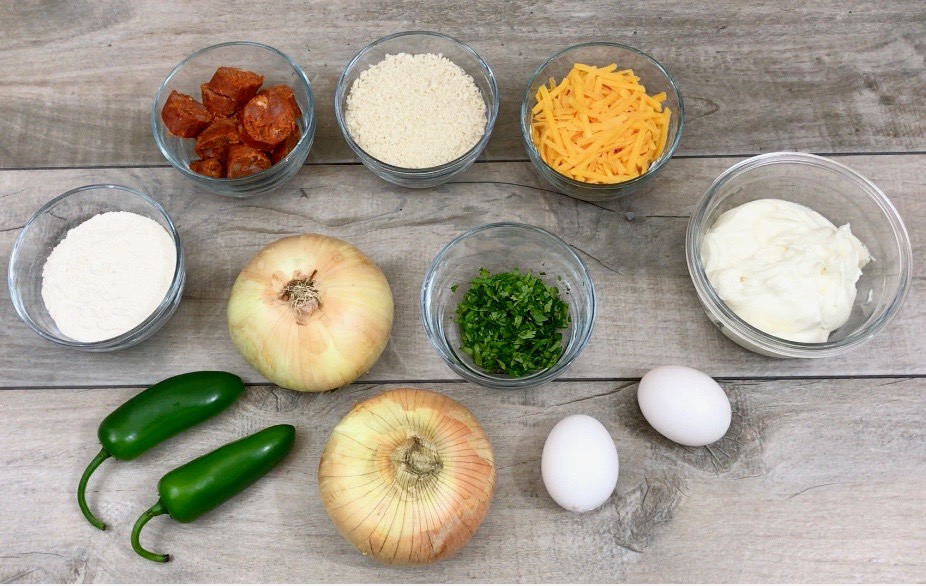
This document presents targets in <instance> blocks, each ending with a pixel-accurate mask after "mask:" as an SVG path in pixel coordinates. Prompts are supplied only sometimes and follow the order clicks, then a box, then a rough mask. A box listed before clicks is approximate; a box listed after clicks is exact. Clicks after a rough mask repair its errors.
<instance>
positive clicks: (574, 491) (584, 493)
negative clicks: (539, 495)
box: [540, 415, 618, 513]
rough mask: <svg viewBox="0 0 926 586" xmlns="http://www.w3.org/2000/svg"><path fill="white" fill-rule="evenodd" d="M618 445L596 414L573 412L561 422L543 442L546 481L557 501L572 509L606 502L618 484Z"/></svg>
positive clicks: (541, 468) (582, 509)
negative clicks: (593, 415)
mask: <svg viewBox="0 0 926 586" xmlns="http://www.w3.org/2000/svg"><path fill="white" fill-rule="evenodd" d="M617 468H618V464H617V448H616V447H615V446H614V440H613V439H611V434H610V433H608V430H607V429H605V427H604V426H603V425H602V424H601V423H599V421H598V420H597V419H595V418H594V417H589V416H588V415H570V416H569V417H566V418H564V419H563V420H562V421H560V422H559V423H557V424H556V425H555V426H554V427H553V429H552V430H551V431H550V435H548V436H547V441H546V442H545V443H544V444H543V456H542V457H541V458H540V471H541V474H542V476H543V485H544V486H546V487H547V492H549V493H550V496H551V497H553V500H554V501H556V503H557V504H558V505H559V506H561V507H563V508H564V509H569V510H570V511H576V512H579V513H581V512H585V511H591V510H592V509H596V508H598V507H600V506H601V505H603V504H604V503H605V501H607V500H608V498H610V496H611V493H612V492H614V487H615V486H617Z"/></svg>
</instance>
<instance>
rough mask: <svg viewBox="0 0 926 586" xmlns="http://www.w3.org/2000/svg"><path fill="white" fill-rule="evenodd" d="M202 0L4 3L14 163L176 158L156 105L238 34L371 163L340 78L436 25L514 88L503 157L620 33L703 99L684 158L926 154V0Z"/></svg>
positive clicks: (330, 147) (2, 157)
mask: <svg viewBox="0 0 926 586" xmlns="http://www.w3.org/2000/svg"><path fill="white" fill-rule="evenodd" d="M504 7H505V8H504V10H499V5H498V3H497V2H490V1H488V0H478V1H471V2H465V3H458V4H454V5H453V7H452V8H451V9H448V8H447V7H446V6H444V5H441V4H440V3H431V2H423V1H411V2H400V3H396V2H386V1H377V2H366V1H361V0H350V1H344V2H335V3H332V2H322V1H319V0H313V1H309V2H304V1H298V2H296V1H293V0H284V1H272V2H260V3H254V2H235V3H228V2H222V1H220V0H202V1H201V2H197V3H196V5H195V6H192V5H190V4H189V3H186V2H181V1H179V0H172V1H170V2H134V1H131V0H105V1H101V2H97V1H90V0H81V1H75V2H68V3H65V4H62V3H60V2H51V1H49V0H27V1H23V2H12V3H9V6H6V7H5V9H4V10H3V13H2V14H0V30H3V31H4V35H3V38H2V40H0V63H3V83H2V84H0V135H2V136H3V137H4V140H3V141H2V143H0V168H36V167H67V166H89V165H146V164H160V163H163V159H162V157H161V155H160V154H159V153H158V151H157V148H156V146H155V144H154V140H153V139H152V136H151V130H150V124H149V113H150V108H151V101H152V99H153V97H154V94H155V92H156V91H157V88H158V86H159V84H160V82H161V81H162V80H163V79H164V77H165V76H166V75H167V73H168V72H169V71H170V69H171V68H172V67H173V66H174V65H175V64H177V63H179V62H180V61H181V60H183V59H184V58H185V57H186V56H188V55H190V54H191V53H193V52H195V51H197V50H199V49H201V48H203V47H206V46H209V45H212V44H215V43H219V42H223V41H229V40H241V39H246V40H254V41H259V42H264V43H267V44H270V45H273V46H276V47H277V48H279V49H280V50H282V51H283V52H285V53H287V54H289V55H290V56H291V57H292V58H293V59H294V60H295V61H296V62H297V63H299V64H300V65H301V66H302V67H303V69H304V70H305V71H306V73H307V75H308V76H309V78H310V80H311V82H312V84H313V87H314V92H315V95H316V98H317V102H318V108H317V114H318V120H319V124H318V132H317V135H316V142H315V146H314V147H313V150H312V153H311V155H310V159H309V160H310V162H311V161H315V162H341V161H347V160H355V159H354V157H353V155H352V153H351V152H350V150H349V148H348V147H347V144H346V143H345V142H344V140H343V138H342V137H341V135H340V132H339V131H338V129H337V126H336V124H335V119H334V106H333V96H334V89H335V86H336V83H337V80H338V77H339V76H340V74H341V72H342V70H343V68H344V66H345V65H346V64H347V62H348V61H349V60H350V59H351V57H353V56H354V55H355V54H356V53H357V52H358V51H359V50H360V49H361V48H362V47H363V46H365V45H367V44H368V43H370V42H372V41H374V40H376V39H377V38H380V37H382V36H385V35H387V34H390V33H394V32H398V31H402V30H421V29H430V30H436V31H440V32H444V33H447V34H450V35H452V36H455V37H457V38H460V39H461V40H463V41H465V42H467V43H469V44H471V45H472V46H473V48H475V49H476V50H477V51H478V52H479V53H480V54H481V55H482V56H483V57H484V58H485V60H486V61H487V62H488V63H489V64H490V66H491V67H492V68H493V70H494V72H495V74H496V77H497V79H498V84H499V88H500V92H501V108H500V113H499V119H498V124H497V126H496V129H495V133H494V137H493V139H492V141H491V142H490V143H489V146H488V149H487V150H486V152H485V154H484V155H483V156H484V158H485V159H489V160H525V159H526V156H525V152H524V148H523V144H522V141H521V137H520V131H519V127H518V110H519V107H520V102H521V99H522V95H523V91H524V86H525V85H526V84H527V80H528V79H529V77H530V76H531V74H532V73H533V72H534V71H535V70H536V68H537V67H538V66H539V65H540V64H541V63H542V62H543V61H544V60H545V59H546V58H547V57H549V56H550V55H552V54H553V53H555V52H557V51H559V50H560V49H562V48H564V47H566V46H569V45H572V44H575V43H579V42H585V41H592V40H601V39H606V40H612V41H617V42H621V43H625V44H628V45H631V46H633V47H636V48H639V49H641V50H644V51H646V52H648V53H650V54H651V55H652V56H654V57H655V58H656V59H657V60H659V61H661V62H662V63H663V64H664V65H665V67H666V68H667V69H668V71H670V72H671V73H672V74H673V75H674V76H675V77H676V78H677V80H678V83H679V84H680V87H681V89H682V93H683V95H684V98H685V100H686V105H687V115H688V118H687V126H686V129H685V132H684V137H683V139H682V143H681V146H680V150H679V152H680V153H683V154H689V155H691V154H697V155H719V154H748V153H757V152H766V151H771V150H780V149H800V150H807V151H812V152H872V151H891V152H902V151H911V150H914V151H922V150H926V101H924V100H923V95H924V93H926V67H924V56H926V36H924V35H923V30H924V29H926V5H924V4H923V2H921V1H920V0H895V1H892V2H889V3H872V2H859V1H856V0H821V1H818V2H806V1H804V0H759V1H754V2H745V1H739V2H732V3H730V2H728V3H724V5H723V7H722V8H721V7H718V9H717V10H716V11H715V12H713V13H712V12H710V11H705V9H704V7H703V6H701V5H699V4H696V3H691V2H687V1H686V0H669V1H667V2H662V3H660V5H659V9H658V10H654V9H653V6H652V4H651V3H649V2H645V1H644V0H628V1H626V2H621V3H620V14H621V17H620V18H614V17H613V14H614V10H615V5H614V3H613V2H610V1H608V0H591V1H587V0H569V1H564V2H556V3H552V4H551V3H547V2H535V1H532V0H513V1H511V2H505V3H504Z"/></svg>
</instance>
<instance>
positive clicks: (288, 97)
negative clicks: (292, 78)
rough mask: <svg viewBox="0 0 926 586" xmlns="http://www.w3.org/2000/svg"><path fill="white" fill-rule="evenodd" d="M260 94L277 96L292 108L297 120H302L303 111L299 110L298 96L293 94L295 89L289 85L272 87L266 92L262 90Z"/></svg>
mask: <svg viewBox="0 0 926 586" xmlns="http://www.w3.org/2000/svg"><path fill="white" fill-rule="evenodd" d="M260 93H262V94H263V93H268V94H276V95H278V96H279V97H281V98H283V101H285V102H287V103H288V104H289V105H290V107H292V109H293V115H295V117H296V118H302V109H301V108H299V102H297V101H296V95H295V94H293V88H291V87H289V86H288V85H272V86H270V87H268V88H267V89H265V90H261V91H260Z"/></svg>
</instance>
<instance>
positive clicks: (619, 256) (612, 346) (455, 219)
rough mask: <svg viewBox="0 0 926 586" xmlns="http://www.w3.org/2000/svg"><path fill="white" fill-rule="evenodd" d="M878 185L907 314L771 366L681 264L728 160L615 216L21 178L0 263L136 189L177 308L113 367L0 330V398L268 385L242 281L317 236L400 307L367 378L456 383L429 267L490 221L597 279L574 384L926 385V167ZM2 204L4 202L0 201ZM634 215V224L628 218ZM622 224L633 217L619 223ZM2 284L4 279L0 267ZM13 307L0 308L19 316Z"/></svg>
mask: <svg viewBox="0 0 926 586" xmlns="http://www.w3.org/2000/svg"><path fill="white" fill-rule="evenodd" d="M840 160H841V161H843V162H845V163H846V164H849V165H851V166H853V167H855V168H857V169H858V170H859V171H860V172H862V173H865V174H866V175H868V176H869V177H871V179H872V180H873V181H876V182H877V183H878V184H879V185H880V186H881V187H882V188H883V189H884V190H885V192H886V193H887V194H888V195H889V196H890V197H891V198H892V200H893V201H894V203H895V204H896V205H897V206H898V209H899V210H900V213H901V214H902V216H903V217H904V218H905V219H906V220H907V224H908V225H909V229H910V233H911V238H912V239H913V242H914V256H915V257H916V259H917V261H916V265H915V271H914V282H913V286H912V288H911V293H910V298H909V300H908V302H907V303H906V305H905V307H904V309H903V310H902V312H901V315H900V316H899V317H898V318H897V319H896V321H895V322H893V323H892V324H891V325H890V326H889V327H888V329H887V330H886V331H884V332H883V333H882V334H881V335H879V336H877V337H876V338H875V339H873V340H872V341H871V342H870V343H868V344H866V345H865V346H863V347H862V348H859V349H858V350H856V351H854V352H851V353H849V354H846V355H843V356H841V357H838V358H834V359H829V360H802V361H797V360H777V359H772V358H766V357H763V356H759V355H758V354H753V353H751V352H748V351H746V350H744V349H742V348H740V347H739V346H737V345H735V344H734V343H733V342H731V341H729V340H727V338H726V337H724V336H723V335H722V334H721V333H720V331H719V330H717V329H716V328H715V327H714V326H713V325H712V324H711V323H710V321H708V319H707V318H706V317H705V316H704V313H703V311H702V309H701V306H700V304H699V302H698V299H697V296H696V295H695V292H694V287H693V286H692V284H691V279H690V277H689V274H688V269H687V267H686V265H685V256H684V251H685V228H686V226H687V223H688V215H689V214H690V212H691V209H692V208H693V206H694V205H695V203H696V202H697V200H698V199H699V198H700V197H701V195H702V193H703V192H704V191H705V189H706V188H707V186H708V185H709V184H710V182H711V181H712V180H713V178H714V177H716V175H717V174H719V173H720V172H721V171H722V170H723V169H725V168H727V167H728V166H730V165H731V164H732V163H734V162H735V160H734V159H724V158H719V159H707V160H705V159H682V160H678V161H673V163H672V164H671V165H669V166H668V167H667V168H666V171H665V173H664V174H663V175H661V176H660V177H659V178H657V180H656V182H655V185H654V186H653V189H652V190H651V192H650V193H649V194H646V195H642V196H639V197H634V198H631V199H629V200H625V201H623V202H622V203H621V204H620V205H617V206H614V207H615V208H616V209H615V210H614V211H611V210H607V209H602V208H601V207H600V206H596V205H592V204H588V203H584V202H581V201H578V200H574V199H572V198H568V197H564V196H562V195H560V194H558V193H552V192H550V191H548V190H547V189H546V188H545V187H544V185H543V184H541V183H540V179H539V178H538V177H537V176H536V175H535V173H534V171H533V169H532V168H531V166H530V164H529V163H493V164H482V165H480V166H479V167H478V168H477V169H474V170H470V171H469V172H468V173H467V174H466V175H464V176H462V177H461V178H460V179H459V180H458V181H455V182H453V183H451V184H448V185H444V186H442V187H439V188H437V189H433V190H427V191H409V190H405V189H402V188H398V187H395V186H392V185H389V184H386V183H384V182H382V181H380V180H378V179H377V178H375V177H374V176H373V175H372V174H371V173H369V172H368V171H367V170H366V168H364V167H362V166H358V165H351V166H346V167H345V166H309V167H305V168H304V169H303V170H302V171H301V172H300V173H299V174H298V175H297V176H296V177H295V178H294V180H293V181H291V182H290V183H289V184H287V185H286V186H285V187H284V188H283V189H281V190H280V191H279V192H277V193H275V194H273V195H270V196H267V197H261V198H257V199H251V200H247V201H235V200H229V199H225V198H221V197H218V196H213V195H209V194H206V193H202V192H197V191H195V190H194V189H193V188H192V187H191V186H190V185H189V183H187V182H186V181H185V180H184V179H183V178H182V177H181V176H180V175H179V174H178V173H176V172H175V171H174V170H173V169H169V168H168V169H163V168H160V169H108V170H105V171H101V170H60V171H59V170H49V171H18V172H8V173H3V174H0V191H2V192H3V193H11V194H15V196H11V197H8V198H7V200H9V201H10V202H11V204H12V205H6V206H3V211H2V212H0V258H3V259H4V260H3V261H0V263H5V262H8V261H7V259H8V257H9V251H10V248H11V247H12V244H13V241H14V239H15V236H16V235H17V234H18V230H17V228H18V227H19V226H22V225H23V223H25V221H26V220H27V219H28V216H29V215H30V214H31V213H32V212H33V211H34V210H35V209H37V208H38V207H39V206H40V205H41V204H43V203H44V202H45V201H46V200H48V199H51V198H52V197H53V196H54V195H56V194H58V193H62V192H64V191H66V190H67V189H70V188H73V187H76V186H79V185H85V184H87V183H90V182H92V181H112V182H117V183H125V184H128V185H134V186H137V187H140V188H142V189H143V190H145V191H146V192H148V193H150V194H152V195H154V196H155V197H156V198H157V199H158V200H159V201H161V203H163V204H164V205H165V207H166V208H167V210H168V212H169V213H170V214H171V215H172V217H173V218H174V219H175V221H176V223H177V225H178V230H179V232H180V235H181V241H182V243H183V246H184V250H185V253H186V255H187V273H188V280H187V285H186V290H185V293H184V301H183V303H182V304H181V306H180V309H179V310H178V313H177V314H176V315H175V316H174V318H173V319H172V321H171V322H169V323H168V324H167V326H165V328H164V329H163V330H162V331H161V332H160V333H159V334H158V335H157V336H156V337H154V338H152V339H150V340H148V341H147V342H145V343H143V344H141V345H139V346H136V347H134V348H130V349H128V350H125V351H122V352H117V353H104V354H87V355H81V357H80V358H81V359H80V360H69V359H68V358H69V357H70V356H72V354H73V352H72V351H70V350H69V349H67V348H61V347H58V346H56V345H54V344H51V343H49V342H46V341H44V340H43V339H41V338H39V337H38V336H36V335H34V334H33V333H32V332H31V330H29V328H28V327H27V326H26V325H25V324H24V323H23V322H21V321H20V320H18V319H15V316H11V317H12V319H4V320H3V321H2V322H0V338H3V339H6V340H8V342H7V343H6V344H4V345H3V346H2V347H0V377H2V380H5V381H7V382H6V386H32V385H34V384H36V382H35V381H37V380H41V381H43V383H48V384H55V385H67V384H75V385H93V384H103V383H105V384H115V385H131V384H152V383H154V382H156V381H158V380H160V379H161V378H163V377H164V376H165V375H167V374H169V373H170V374H173V373H178V372H186V371H189V370H197V369H208V368H220V367H227V368H231V369H232V370H233V371H234V372H240V373H243V374H244V375H245V377H246V379H247V380H249V381H251V382H261V381H263V382H266V381H265V379H263V378H261V377H260V376H259V375H258V374H257V373H256V372H254V371H252V370H251V369H250V368H249V367H248V366H247V365H246V364H245V362H244V361H243V360H242V359H241V358H240V357H239V356H238V354H237V352H236V351H235V349H234V347H233V346H232V345H231V341H230V339H229V337H228V331H227V325H226V318H225V308H226V302H227V300H228V292H229V290H230V288H231V285H232V283H234V280H235V278H236V277H237V275H238V272H239V271H240V269H241V267H243V266H244V265H245V263H246V262H247V261H248V259H249V258H251V257H252V256H253V255H254V254H256V253H257V251H258V250H260V248H261V247H263V246H264V245H266V244H267V243H269V242H271V241H273V240H276V239H277V238H280V237H282V236H285V235H288V234H294V233H300V232H321V233H324V234H329V235H332V236H336V237H338V238H342V239H345V240H347V241H349V242H351V243H353V244H354V245H356V246H357V247H359V248H360V249H361V250H363V251H366V252H367V254H369V255H370V256H371V257H372V258H373V260H374V261H375V262H377V263H378V264H379V265H380V266H381V267H382V268H383V270H384V271H385V273H386V277H387V278H388V279H389V282H390V284H391V286H392V288H393V293H394V297H395V299H396V318H395V323H394V326H393V331H392V336H391V341H390V344H389V346H388V347H387V349H386V351H385V353H384V355H383V357H382V358H381V359H380V361H379V362H377V364H376V365H375V366H374V367H373V369H372V370H371V371H370V373H369V374H368V375H366V377H365V380H369V381H378V382H386V381H396V382H398V381H427V380H447V379H454V378H456V376H455V375H454V374H453V373H452V371H450V369H449V368H448V367H446V366H445V365H444V363H443V362H442V361H441V360H440V358H439V357H438V355H437V353H436V352H435V351H434V350H433V349H432V347H431V345H430V343H429V342H428V340H427V338H426V336H425V333H424V328H423V327H422V325H421V318H420V309H419V297H420V291H421V282H422V279H423V278H424V274H425V272H426V271H427V267H428V265H429V264H430V262H431V260H432V259H433V258H434V256H435V255H436V254H437V253H438V252H439V250H440V249H441V248H442V247H443V246H444V245H445V244H446V243H447V242H449V241H450V240H451V239H453V238H454V237H455V236H457V235H458V234H460V233H462V232H463V231H465V230H467V229H469V228H471V227H474V226H478V225H481V224H486V223H489V222H493V221H499V220H514V221H520V222H525V223H528V224H534V225H537V226H540V227H542V228H545V229H547V230H550V231H552V232H553V233H555V234H557V235H559V236H560V237H562V238H563V239H564V240H565V241H566V242H568V243H569V244H571V245H572V246H574V247H576V248H577V249H578V251H579V253H580V254H581V255H582V257H583V259H584V260H585V261H586V263H587V264H588V265H589V268H590V270H591V273H592V279H593V280H594V282H595V285H596V292H597V296H598V306H599V308H600V309H599V312H598V316H597V319H596V323H595V330H594V332H593V334H592V339H591V341H590V343H589V345H588V347H587V348H586V350H585V352H584V353H583V354H582V355H581V356H580V357H579V359H578V360H577V361H576V363H575V364H574V365H573V367H572V368H571V369H570V371H569V372H568V373H567V374H566V376H567V377H569V378H585V379H587V378H596V379H601V378H605V379H626V378H634V377H636V378H639V377H640V376H642V375H643V374H644V373H645V372H646V371H647V370H649V369H650V368H653V367H655V366H658V365H660V364H665V363H667V362H669V363H680V364H691V365H697V367H698V368H701V369H703V370H704V371H705V372H708V373H709V374H711V375H712V376H723V377H730V376H740V377H741V376H747V375H752V376H763V377H767V376H806V375H812V376H835V375H840V376H842V375H855V374H858V375H892V374H893V375H899V374H902V375H924V374H926V363H924V361H923V358H922V357H923V356H924V355H926V338H924V337H923V336H922V335H921V333H922V331H923V330H924V329H926V314H924V312H923V311H922V308H923V307H924V306H926V279H924V277H926V264H924V256H923V252H924V250H926V232H924V229H923V226H926V203H924V202H926V179H924V177H923V175H922V174H921V172H920V169H922V168H923V166H924V165H926V156H924V155H908V156H893V157H873V158H872V157H841V158H840ZM4 201H6V200H4ZM628 214H629V216H628ZM628 217H631V218H633V219H632V220H629V219H628ZM0 270H4V271H5V270H6V264H0ZM8 295H9V293H8V292H7V291H2V292H0V303H2V306H3V308H4V310H5V311H7V312H10V313H12V304H11V303H9V301H8V300H7V297H8Z"/></svg>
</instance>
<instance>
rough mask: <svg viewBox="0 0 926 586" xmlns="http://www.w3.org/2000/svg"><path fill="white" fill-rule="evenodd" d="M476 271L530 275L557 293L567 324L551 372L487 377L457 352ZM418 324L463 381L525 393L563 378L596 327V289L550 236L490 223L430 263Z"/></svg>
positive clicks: (574, 259) (568, 251)
mask: <svg viewBox="0 0 926 586" xmlns="http://www.w3.org/2000/svg"><path fill="white" fill-rule="evenodd" d="M480 269H486V270H488V271H490V272H491V273H492V274H497V273H501V272H508V271H512V270H514V269H518V270H519V271H521V272H522V273H525V272H527V271H531V272H532V273H533V274H534V276H536V277H537V278H539V279H540V280H542V281H543V282H544V283H546V284H547V285H552V286H555V287H557V288H558V289H559V291H560V296H561V297H562V298H563V299H564V300H565V301H566V302H567V303H568V304H569V317H570V323H569V326H568V328H567V329H566V330H565V331H564V332H563V353H562V355H561V356H560V358H559V360H558V361H557V362H556V364H555V365H553V366H552V367H551V368H548V369H545V370H540V371H536V372H533V373H529V374H527V375H525V376H522V377H517V378H514V377H508V376H505V375H503V374H493V373H490V372H486V371H485V370H483V369H481V368H479V367H478V366H476V365H475V364H474V363H473V360H472V358H471V357H470V356H469V355H468V354H465V353H464V352H462V351H461V350H459V346H460V339H461V338H460V328H459V326H458V324H457V323H456V321H454V317H455V315H454V314H455V311H456V307H457V305H458V304H459V303H460V301H461V300H462V298H463V295H464V294H465V293H466V291H467V290H468V288H469V284H470V281H472V279H473V278H475V277H477V276H478V275H479V270H480ZM455 285H459V287H456V291H454V290H453V288H454V286H455ZM421 319H422V321H423V322H424V329H425V332H426V333H427V336H428V339H429V340H430V341H431V344H432V345H433V346H434V348H435V349H436V350H437V353H438V354H440V356H441V358H443V359H444V361H445V362H446V363H447V365H448V366H450V368H451V369H453V371H454V372H456V373H457V374H459V375H460V376H462V377H463V378H464V379H466V380H468V381H471V382H474V383H477V384H481V385H484V386H487V387H493V388H498V389H518V388H527V387H532V386H536V385H539V384H542V383H545V382H549V381H552V380H553V379H555V378H556V377H558V376H560V375H561V374H563V372H565V370H566V369H567V368H568V367H569V365H570V364H572V362H573V361H574V360H575V359H576V358H577V357H578V356H579V354H580V353H581V352H582V350H583V349H584V348H585V346H586V345H587V344H588V340H589V337H590V336H591V334H592V327H593V325H594V323H595V287H594V285H593V284H592V278H591V276H590V275H589V272H588V268H587V267H586V266H585V263H584V262H582V259H580V258H579V257H578V256H577V255H576V253H575V252H574V251H573V249H572V248H571V247H570V246H569V245H568V244H566V243H565V242H563V241H562V240H561V239H559V238H558V237H556V236H554V235H553V234H550V233H549V232H547V231H545V230H541V229H540V228H536V227H534V226H528V225H526V224H515V223H509V222H502V223H497V224H488V225H485V226H481V227H479V228H474V229H472V230H470V231H468V232H465V233H464V234H461V235H460V236H458V237H457V238H455V239H454V240H453V241H451V242H450V244H448V245H447V246H445V247H444V249H443V250H441V251H440V253H439V254H438V255H437V256H436V257H435V258H434V261H433V262H432V263H431V266H430V267H429V268H428V271H427V274H426V275H425V277H424V283H423V284H422V287H421Z"/></svg>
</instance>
